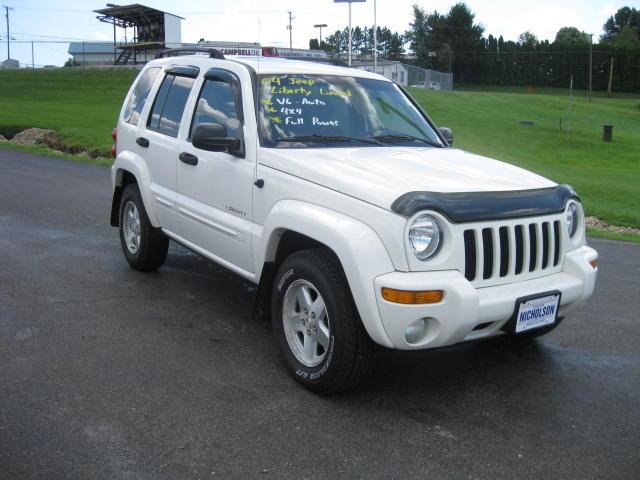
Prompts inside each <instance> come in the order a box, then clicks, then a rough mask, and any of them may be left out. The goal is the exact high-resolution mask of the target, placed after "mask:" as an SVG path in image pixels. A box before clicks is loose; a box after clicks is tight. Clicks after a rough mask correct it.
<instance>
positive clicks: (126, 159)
mask: <svg viewBox="0 0 640 480" xmlns="http://www.w3.org/2000/svg"><path fill="white" fill-rule="evenodd" d="M125 170H126V171H128V172H130V173H131V174H132V175H133V176H134V177H136V180H137V181H138V185H139V187H140V195H141V196H142V202H143V203H144V208H145V210H146V211H147V216H148V217H149V221H150V222H151V225H153V226H154V227H156V228H158V227H160V223H159V222H158V217H157V216H156V212H155V210H154V208H153V199H152V198H151V176H150V175H149V169H148V168H147V164H146V163H145V161H144V160H143V158H142V157H141V156H139V155H137V154H135V153H133V152H131V151H123V152H121V153H120V154H119V155H118V157H117V158H116V160H115V162H113V166H112V167H111V185H112V187H113V190H114V192H115V189H116V188H117V187H119V186H121V185H122V176H123V173H124V171H125Z"/></svg>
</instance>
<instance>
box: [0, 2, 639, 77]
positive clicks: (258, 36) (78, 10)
mask: <svg viewBox="0 0 640 480" xmlns="http://www.w3.org/2000/svg"><path fill="white" fill-rule="evenodd" d="M0 3H2V4H3V5H9V6H11V7H13V8H14V10H12V11H11V12H10V19H11V32H12V34H11V36H12V37H15V38H16V40H19V41H29V40H35V41H37V40H61V41H62V40H68V39H82V40H110V39H111V38H112V29H111V27H110V26H109V25H106V24H102V23H100V22H98V21H97V20H96V18H95V14H93V13H92V10H94V9H97V8H103V7H104V5H105V3H106V2H97V1H91V0H59V1H44V0H3V1H2V2H0ZM126 3H127V2H122V4H126ZM140 3H143V4H145V5H149V6H152V7H154V8H157V9H160V10H164V11H168V12H170V13H175V14H176V15H180V16H182V17H185V20H184V21H183V24H182V39H183V41H185V42H189V41H197V40H198V39H199V38H202V37H204V38H206V39H207V40H234V41H260V42H261V43H262V44H263V45H275V46H278V47H283V46H287V45H288V42H289V36H288V31H287V30H286V24H287V22H288V16H287V10H292V11H293V15H294V17H295V18H294V21H293V43H294V47H299V48H306V47H307V46H308V41H309V38H311V37H315V36H316V35H317V31H316V30H315V29H314V28H313V25H314V24H315V23H327V24H329V28H328V29H327V30H328V31H329V32H333V31H335V30H336V29H338V28H343V27H345V26H346V25H347V6H346V4H334V3H333V0H270V1H269V2H263V1H255V0H216V1H211V0H209V1H205V0H191V1H185V2H180V3H178V2H175V1H173V2H172V1H167V0H147V1H144V0H141V1H140ZM414 3H417V4H418V5H421V6H422V7H423V8H425V9H426V10H427V11H432V10H438V11H440V12H446V11H447V10H448V9H449V7H450V6H451V5H453V4H454V3H456V2H455V1H446V0H431V1H421V0H378V2H377V8H378V24H380V25H386V26H388V27H390V28H391V29H393V30H398V31H401V32H402V31H404V30H405V29H406V28H407V26H408V24H409V22H410V21H411V5H412V4H414ZM466 3H467V4H468V5H469V6H470V7H471V9H472V10H473V11H474V12H475V13H476V21H477V22H480V23H482V24H483V25H484V26H485V29H486V33H487V34H488V33H493V34H494V35H496V36H497V35H503V36H504V37H505V38H506V39H516V38H517V36H518V34H520V33H521V32H523V31H525V30H531V31H532V32H533V33H535V34H536V35H537V36H538V37H539V38H541V39H544V38H548V39H553V37H554V36H555V32H556V31H557V30H558V29H559V28H560V27H563V26H575V27H578V28H580V29H581V30H584V31H587V32H590V33H594V34H596V36H597V35H599V34H600V33H601V32H602V24H603V23H604V21H605V20H606V18H607V17H608V16H609V15H611V14H613V13H614V12H615V11H616V10H617V9H618V8H619V7H621V6H624V5H628V6H632V7H636V8H640V1H638V0H633V1H626V2H625V1H609V0H563V1H558V0H535V1H531V0H529V1H520V0H515V1H514V0H468V1H467V2H466ZM3 13H4V11H3ZM2 20H3V21H2V22H1V23H0V25H1V26H0V39H1V40H0V41H2V42H3V43H2V44H1V45H0V60H4V59H5V58H6V44H5V43H4V42H6V31H5V27H4V25H5V24H4V18H2ZM353 23H354V25H372V24H373V0H367V2H366V3H360V4H354V5H353ZM323 34H324V32H323ZM118 35H119V36H120V35H122V32H119V33H118ZM67 48H68V44H66V43H59V44H42V43H39V44H36V46H35V63H36V64H37V65H43V64H55V65H61V64H62V63H64V61H65V60H66V59H67V58H68V55H67V53H66V52H67ZM11 56H12V57H13V58H17V59H18V60H20V62H22V63H31V45H30V44H25V43H14V44H12V50H11Z"/></svg>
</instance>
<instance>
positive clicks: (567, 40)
mask: <svg viewBox="0 0 640 480" xmlns="http://www.w3.org/2000/svg"><path fill="white" fill-rule="evenodd" d="M590 41H591V39H590V37H589V34H588V33H585V32H583V31H580V30H578V29H577V28H576V27H562V28H561V29H560V30H558V32H557V33H556V39H555V41H554V42H553V43H556V44H558V45H584V44H588V43H589V42H590Z"/></svg>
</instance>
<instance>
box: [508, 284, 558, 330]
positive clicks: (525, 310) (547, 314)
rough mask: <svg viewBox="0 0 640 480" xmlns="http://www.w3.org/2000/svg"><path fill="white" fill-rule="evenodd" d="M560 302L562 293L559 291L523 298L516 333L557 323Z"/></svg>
mask: <svg viewBox="0 0 640 480" xmlns="http://www.w3.org/2000/svg"><path fill="white" fill-rule="evenodd" d="M559 303H560V295H559V294H557V293H556V294H551V295H545V296H542V297H537V298H530V299H528V300H523V301H522V303H520V308H518V313H517V316H516V325H515V331H516V333H522V332H526V331H527V330H532V329H534V328H540V327H544V326H546V325H551V324H553V323H555V322H556V318H557V317H558V306H559V305H558V304H559Z"/></svg>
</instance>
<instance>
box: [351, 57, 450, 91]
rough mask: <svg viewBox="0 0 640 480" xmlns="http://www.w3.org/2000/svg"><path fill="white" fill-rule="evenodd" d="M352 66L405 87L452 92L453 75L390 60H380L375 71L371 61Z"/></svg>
mask: <svg viewBox="0 0 640 480" xmlns="http://www.w3.org/2000/svg"><path fill="white" fill-rule="evenodd" d="M353 66H354V67H356V68H359V69H360V70H366V71H368V72H373V71H375V73H379V74H380V75H384V76H385V77H387V78H390V79H391V80H393V81H394V82H398V83H399V84H400V85H402V86H405V87H418V88H425V89H428V90H443V91H451V90H453V73H443V72H437V71H435V70H428V69H426V68H421V67H416V66H414V65H408V64H406V63H402V62H394V61H390V60H380V61H379V62H378V67H377V68H375V69H374V66H373V61H366V62H356V63H354V65H353Z"/></svg>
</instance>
